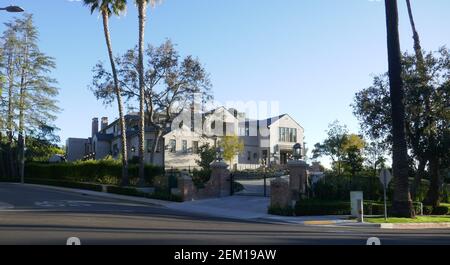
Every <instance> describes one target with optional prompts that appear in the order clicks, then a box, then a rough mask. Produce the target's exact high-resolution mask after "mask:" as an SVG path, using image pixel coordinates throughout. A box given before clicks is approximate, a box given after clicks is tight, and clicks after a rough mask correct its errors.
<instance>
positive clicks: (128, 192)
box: [107, 186, 183, 202]
mask: <svg viewBox="0 0 450 265" xmlns="http://www.w3.org/2000/svg"><path fill="white" fill-rule="evenodd" d="M107 192H108V193H113V194H119V195H125V196H134V197H143V198H149V199H156V200H164V201H174V202H182V201H183V200H182V198H181V197H180V196H177V195H173V194H170V193H168V192H166V191H156V192H155V193H153V194H148V193H145V192H140V191H138V190H137V189H136V188H131V187H118V186H109V187H108V188H107Z"/></svg>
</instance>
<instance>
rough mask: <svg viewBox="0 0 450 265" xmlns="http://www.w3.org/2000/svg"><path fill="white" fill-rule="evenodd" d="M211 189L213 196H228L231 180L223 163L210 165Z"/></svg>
mask: <svg viewBox="0 0 450 265" xmlns="http://www.w3.org/2000/svg"><path fill="white" fill-rule="evenodd" d="M210 182H211V185H212V189H213V190H214V192H213V193H215V196H217V197H225V196H230V191H231V178H230V171H229V170H228V165H227V164H226V163H224V162H217V161H216V162H212V163H211V179H210Z"/></svg>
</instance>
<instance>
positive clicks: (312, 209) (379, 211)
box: [275, 200, 443, 216]
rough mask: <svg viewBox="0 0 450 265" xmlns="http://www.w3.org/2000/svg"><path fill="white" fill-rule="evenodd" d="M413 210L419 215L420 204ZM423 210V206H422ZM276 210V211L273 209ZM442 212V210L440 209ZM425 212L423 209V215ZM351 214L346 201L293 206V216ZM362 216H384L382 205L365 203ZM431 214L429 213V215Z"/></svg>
mask: <svg viewBox="0 0 450 265" xmlns="http://www.w3.org/2000/svg"><path fill="white" fill-rule="evenodd" d="M387 206H388V207H387V210H388V214H389V213H390V212H391V205H390V203H388V205H387ZM413 206H414V210H415V211H416V213H417V214H419V213H420V203H413ZM424 208H425V206H424ZM275 210H277V209H275ZM440 211H441V212H443V209H440ZM426 212H427V211H426V210H425V209H424V213H426ZM349 214H351V205H350V202H347V201H322V200H302V201H298V202H297V204H296V205H295V215H298V216H308V215H349ZM364 214H366V215H384V203H381V202H374V201H365V202H364ZM428 214H431V211H430V213H428Z"/></svg>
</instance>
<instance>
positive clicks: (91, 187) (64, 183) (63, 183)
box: [25, 179, 102, 191]
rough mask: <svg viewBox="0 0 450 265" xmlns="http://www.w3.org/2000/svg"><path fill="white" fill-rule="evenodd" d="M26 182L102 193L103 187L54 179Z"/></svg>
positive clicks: (28, 180) (29, 180) (27, 180)
mask: <svg viewBox="0 0 450 265" xmlns="http://www.w3.org/2000/svg"><path fill="white" fill-rule="evenodd" d="M25 182H26V183H29V184H39V185H48V186H57V187H64V188H72V189H83V190H92V191H102V186H101V185H98V184H90V183H80V182H70V181H64V180H53V179H26V180H25Z"/></svg>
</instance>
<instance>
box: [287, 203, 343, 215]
mask: <svg viewBox="0 0 450 265" xmlns="http://www.w3.org/2000/svg"><path fill="white" fill-rule="evenodd" d="M349 214H350V202H342V201H337V202H334V201H317V200H301V201H298V202H297V203H296V204H295V215H297V216H307V215H349Z"/></svg>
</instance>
